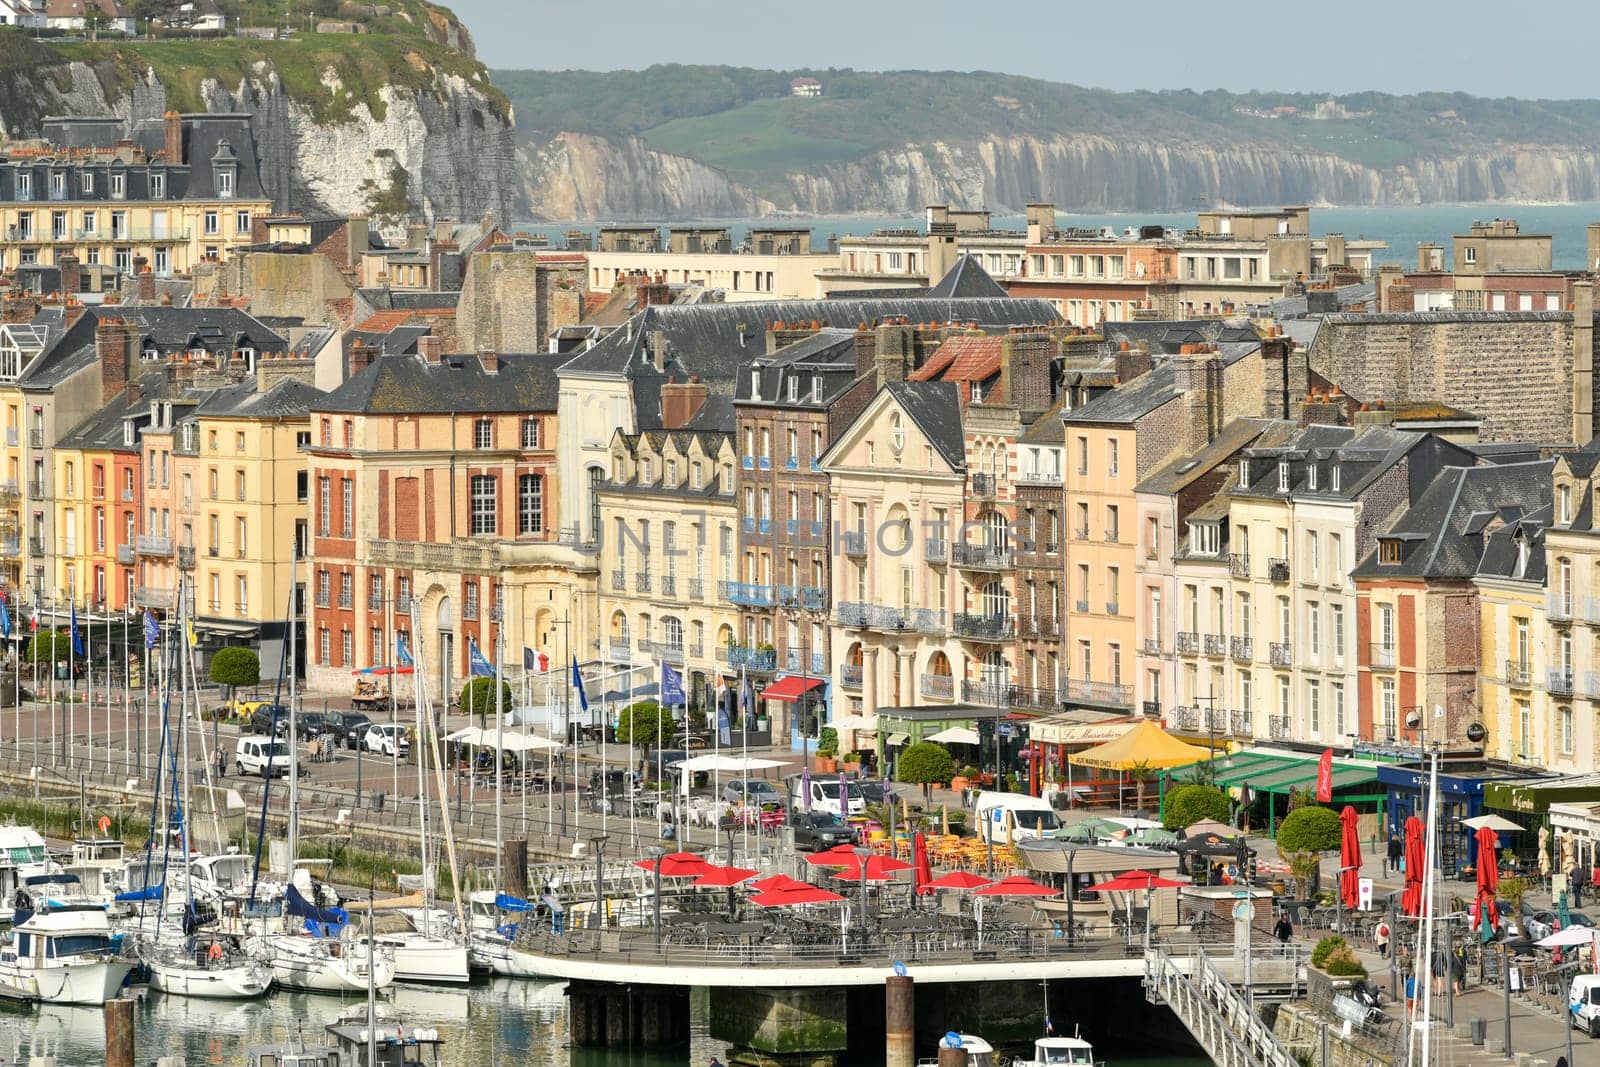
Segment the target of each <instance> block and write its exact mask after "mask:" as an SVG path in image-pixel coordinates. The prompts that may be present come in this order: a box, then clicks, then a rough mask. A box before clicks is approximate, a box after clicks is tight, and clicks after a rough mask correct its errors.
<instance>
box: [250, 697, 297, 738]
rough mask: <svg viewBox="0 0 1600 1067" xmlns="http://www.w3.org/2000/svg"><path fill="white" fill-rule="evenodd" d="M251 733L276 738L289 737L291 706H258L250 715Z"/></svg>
mask: <svg viewBox="0 0 1600 1067" xmlns="http://www.w3.org/2000/svg"><path fill="white" fill-rule="evenodd" d="M249 729H250V732H251V733H256V734H268V733H270V734H271V735H272V736H274V737H279V738H282V737H287V736H289V706H288V705H287V704H257V705H256V707H255V710H254V711H252V712H251V713H250V722H249Z"/></svg>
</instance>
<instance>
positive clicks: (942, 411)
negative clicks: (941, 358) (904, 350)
mask: <svg viewBox="0 0 1600 1067" xmlns="http://www.w3.org/2000/svg"><path fill="white" fill-rule="evenodd" d="M884 388H886V389H888V390H889V395H890V396H892V397H894V399H895V402H896V403H897V404H899V405H900V407H901V408H902V409H904V410H905V413H906V414H907V415H909V416H911V421H912V422H914V423H916V424H917V428H918V429H920V430H921V431H922V433H923V435H924V436H925V437H927V439H928V441H929V443H930V444H932V445H933V447H934V448H936V449H938V450H939V454H940V455H941V456H943V457H944V459H945V462H946V463H948V464H950V466H951V467H952V468H954V469H955V470H964V469H965V468H966V465H967V444H966V435H965V433H964V432H963V431H962V428H961V395H960V393H959V392H957V390H956V386H955V384H954V383H953V382H890V383H889V384H888V385H887V386H885V387H884Z"/></svg>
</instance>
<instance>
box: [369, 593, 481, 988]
mask: <svg viewBox="0 0 1600 1067" xmlns="http://www.w3.org/2000/svg"><path fill="white" fill-rule="evenodd" d="M411 633H412V634H413V635H414V640H415V641H416V642H417V646H416V649H415V651H414V652H413V654H412V655H413V659H414V660H415V662H416V670H415V671H414V672H413V673H412V675H411V681H412V685H413V686H414V687H415V690H416V700H415V702H414V703H415V718H416V723H415V726H416V731H417V745H416V751H417V812H418V844H419V847H420V848H421V852H422V872H423V873H422V876H421V879H420V883H419V888H420V890H421V893H422V910H421V916H422V917H421V920H420V925H419V927H418V928H417V929H415V930H406V931H400V932H397V933H388V934H377V935H376V936H375V937H374V940H375V941H376V942H377V944H378V945H379V946H381V947H383V948H386V949H388V950H389V952H390V953H391V954H392V955H393V957H394V976H395V980H396V981H400V982H430V983H431V982H437V983H443V984H447V985H464V984H466V983H467V982H469V981H471V980H472V969H471V961H470V959H469V958H468V952H467V945H466V941H465V940H464V939H465V937H466V936H467V934H466V930H465V926H466V924H465V922H464V921H463V922H462V923H461V926H462V927H463V929H462V930H461V931H460V937H455V936H451V933H450V931H449V928H448V927H441V926H440V925H439V924H437V923H436V922H435V921H434V918H433V915H432V911H431V907H430V903H429V901H430V897H431V894H432V891H433V879H432V878H431V877H430V876H429V874H430V872H431V871H434V870H437V866H436V864H431V863H430V862H429V858H428V857H429V840H428V774H427V768H428V764H429V762H430V761H431V762H433V763H434V764H435V765H437V763H438V760H437V758H436V753H437V745H436V743H435V742H434V740H433V739H432V737H431V735H430V733H429V732H428V730H427V722H426V716H427V714H428V697H427V675H426V670H425V668H424V666H423V664H424V663H425V662H426V658H425V656H424V650H423V647H422V639H421V636H420V633H421V631H420V629H419V628H418V626H417V608H416V605H415V603H413V605H412V608H411ZM435 772H436V773H438V767H437V766H435ZM439 793H440V796H441V797H442V796H443V795H444V786H443V784H442V783H441V784H440V786H439ZM444 837H445V844H446V847H447V848H448V849H449V851H450V860H451V863H450V867H451V870H452V872H453V871H454V870H455V838H454V837H453V835H452V833H451V829H450V825H449V820H448V819H446V820H445V826H444ZM457 910H458V914H459V910H460V901H459V899H458V900H457Z"/></svg>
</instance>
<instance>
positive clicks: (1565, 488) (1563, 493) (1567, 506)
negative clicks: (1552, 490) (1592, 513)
mask: <svg viewBox="0 0 1600 1067" xmlns="http://www.w3.org/2000/svg"><path fill="white" fill-rule="evenodd" d="M1556 521H1557V522H1559V523H1560V524H1561V525H1563V526H1566V525H1567V524H1568V523H1570V522H1571V521H1572V486H1570V485H1558V486H1556Z"/></svg>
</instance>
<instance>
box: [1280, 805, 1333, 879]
mask: <svg viewBox="0 0 1600 1067" xmlns="http://www.w3.org/2000/svg"><path fill="white" fill-rule="evenodd" d="M1343 834H1344V827H1343V825H1342V824H1341V823H1340V822H1339V816H1338V814H1337V813H1336V812H1335V811H1334V810H1333V809H1332V808H1324V807H1321V806H1320V805H1315V804H1308V805H1306V806H1304V807H1299V808H1296V809H1294V810H1293V811H1291V812H1290V813H1289V814H1287V815H1285V816H1284V817H1283V821H1282V822H1281V823H1279V824H1278V852H1279V854H1280V855H1282V856H1283V857H1284V858H1285V859H1287V860H1288V861H1289V868H1290V870H1291V871H1292V872H1293V873H1294V875H1295V877H1296V878H1299V879H1301V880H1302V881H1304V882H1306V883H1308V889H1309V890H1310V891H1312V892H1314V891H1315V890H1316V888H1317V886H1318V883H1319V882H1320V881H1321V874H1322V864H1321V860H1320V858H1319V857H1320V856H1321V854H1322V853H1324V852H1334V851H1336V850H1337V849H1338V848H1339V839H1340V837H1342V836H1343ZM1308 895H1309V894H1308Z"/></svg>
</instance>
